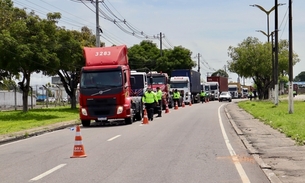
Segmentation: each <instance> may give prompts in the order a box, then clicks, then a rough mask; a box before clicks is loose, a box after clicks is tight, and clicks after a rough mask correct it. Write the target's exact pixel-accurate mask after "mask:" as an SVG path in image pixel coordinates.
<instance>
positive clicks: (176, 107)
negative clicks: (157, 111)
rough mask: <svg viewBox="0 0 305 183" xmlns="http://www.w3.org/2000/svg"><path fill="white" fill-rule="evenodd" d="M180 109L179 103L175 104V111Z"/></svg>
mask: <svg viewBox="0 0 305 183" xmlns="http://www.w3.org/2000/svg"><path fill="white" fill-rule="evenodd" d="M177 109H178V103H177V102H176V103H175V110H177Z"/></svg>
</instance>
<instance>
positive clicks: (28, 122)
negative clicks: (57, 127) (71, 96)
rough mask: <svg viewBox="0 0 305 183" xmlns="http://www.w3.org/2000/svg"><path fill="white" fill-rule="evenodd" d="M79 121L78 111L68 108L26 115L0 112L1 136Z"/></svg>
mask: <svg viewBox="0 0 305 183" xmlns="http://www.w3.org/2000/svg"><path fill="white" fill-rule="evenodd" d="M77 119H79V112H78V109H71V108H70V107H68V106H67V107H54V108H44V109H32V110H29V111H28V112H26V113H25V112H22V111H5V112H0V135H4V134H12V133H14V132H19V131H22V130H28V129H32V128H36V127H42V126H46V125H50V124H55V123H59V122H64V121H70V120H77Z"/></svg>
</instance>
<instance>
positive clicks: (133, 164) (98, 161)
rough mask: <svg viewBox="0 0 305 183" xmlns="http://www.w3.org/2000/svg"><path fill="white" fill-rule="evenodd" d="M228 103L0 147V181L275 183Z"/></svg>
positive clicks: (37, 138) (66, 182) (54, 133)
mask: <svg viewBox="0 0 305 183" xmlns="http://www.w3.org/2000/svg"><path fill="white" fill-rule="evenodd" d="M227 104H228V103H225V102H223V103H220V102H216V101H214V102H209V103H205V104H194V105H192V106H186V107H185V108H179V109H178V110H170V113H168V114H163V117H162V118H157V119H155V120H154V121H152V122H150V123H149V124H147V125H143V124H141V122H135V123H133V124H132V125H118V126H95V127H89V128H81V135H82V139H83V140H82V141H83V144H84V148H85V153H86V155H87V157H86V158H70V156H72V154H73V146H74V137H75V131H71V130H70V128H65V129H62V130H58V131H54V132H49V133H44V134H42V135H38V136H36V137H32V138H28V139H24V140H19V141H15V142H12V143H7V144H4V145H1V146H0V157H1V158H0V170H1V171H0V177H1V182H6V183H10V182H46V183H47V182H59V183H60V182H63V183H68V182H71V183H72V182H99V183H100V182H103V183H108V182H109V183H116V182H118V183H121V182H124V183H138V182H139V183H143V182H152V183H156V182H158V183H173V182H175V183H180V182H181V183H185V182H192V183H193V182H196V183H197V182H204V183H206V182H209V183H210V182H211V183H213V182H215V183H221V182H226V183H228V182H230V183H231V182H232V183H238V182H241V183H245V182H252V183H256V182H257V183H265V182H266V183H267V182H270V181H269V179H268V178H267V176H266V174H265V173H264V171H263V170H262V169H261V168H260V166H259V164H258V163H257V161H256V160H255V158H254V157H253V156H252V155H251V154H249V151H248V149H247V148H246V147H245V145H244V143H243V142H242V141H241V140H240V138H239V137H238V135H237V134H236V131H235V130H234V128H233V127H232V125H231V122H230V120H229V118H228V117H227V116H226V114H225V110H224V109H225V108H224V105H227Z"/></svg>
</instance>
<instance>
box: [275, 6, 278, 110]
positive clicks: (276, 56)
mask: <svg viewBox="0 0 305 183" xmlns="http://www.w3.org/2000/svg"><path fill="white" fill-rule="evenodd" d="M277 4H278V1H277V0H275V39H274V42H275V43H274V52H275V53H274V77H275V80H274V84H275V85H274V105H278V104H279V98H278V97H279V82H278V76H279V75H278V68H279V66H278V63H279V62H278V61H279V60H278V6H277Z"/></svg>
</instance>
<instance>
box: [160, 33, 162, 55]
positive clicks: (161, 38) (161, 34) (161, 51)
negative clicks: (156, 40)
mask: <svg viewBox="0 0 305 183" xmlns="http://www.w3.org/2000/svg"><path fill="white" fill-rule="evenodd" d="M160 56H161V57H162V32H160Z"/></svg>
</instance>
